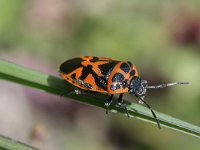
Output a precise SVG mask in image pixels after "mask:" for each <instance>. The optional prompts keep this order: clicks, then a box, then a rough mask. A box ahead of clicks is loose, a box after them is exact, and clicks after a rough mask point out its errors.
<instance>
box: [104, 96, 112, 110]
mask: <svg viewBox="0 0 200 150" xmlns="http://www.w3.org/2000/svg"><path fill="white" fill-rule="evenodd" d="M112 98H113V94H111V95H110V97H109V99H107V100H106V103H105V106H106V114H108V107H109V106H110V104H111V103H112Z"/></svg>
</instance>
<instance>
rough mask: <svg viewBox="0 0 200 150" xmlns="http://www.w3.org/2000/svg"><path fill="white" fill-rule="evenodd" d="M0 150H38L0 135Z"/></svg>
mask: <svg viewBox="0 0 200 150" xmlns="http://www.w3.org/2000/svg"><path fill="white" fill-rule="evenodd" d="M0 149H2V150H38V149H37V148H34V147H32V146H29V145H26V144H24V143H21V142H19V141H16V140H13V139H11V138H8V137H5V136H3V135H0Z"/></svg>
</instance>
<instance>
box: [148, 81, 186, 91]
mask: <svg viewBox="0 0 200 150" xmlns="http://www.w3.org/2000/svg"><path fill="white" fill-rule="evenodd" d="M182 84H190V83H189V82H174V83H166V84H160V85H153V86H147V87H146V88H147V89H159V88H165V87H168V86H174V85H182Z"/></svg>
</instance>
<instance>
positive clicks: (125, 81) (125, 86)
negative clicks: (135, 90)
mask: <svg viewBox="0 0 200 150" xmlns="http://www.w3.org/2000/svg"><path fill="white" fill-rule="evenodd" d="M122 86H123V88H124V89H125V88H129V84H128V80H124V81H122Z"/></svg>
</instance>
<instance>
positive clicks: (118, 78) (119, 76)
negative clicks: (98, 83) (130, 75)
mask: <svg viewBox="0 0 200 150" xmlns="http://www.w3.org/2000/svg"><path fill="white" fill-rule="evenodd" d="M123 80H124V76H123V75H122V74H121V73H116V74H114V76H113V77H112V82H122V81H123Z"/></svg>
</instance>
